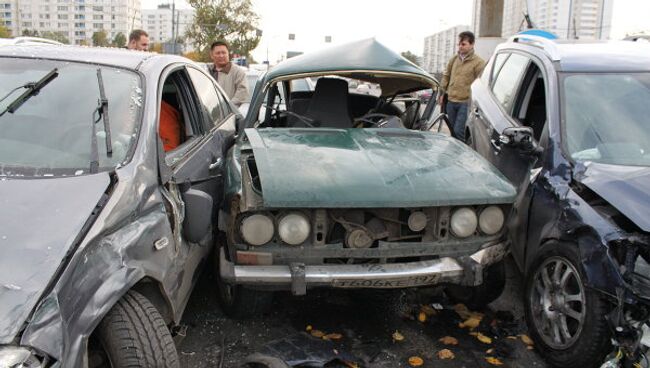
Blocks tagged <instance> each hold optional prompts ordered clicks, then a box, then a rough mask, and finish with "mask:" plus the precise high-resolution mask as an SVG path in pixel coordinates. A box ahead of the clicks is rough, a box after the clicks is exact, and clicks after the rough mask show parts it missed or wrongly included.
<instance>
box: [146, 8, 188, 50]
mask: <svg viewBox="0 0 650 368" xmlns="http://www.w3.org/2000/svg"><path fill="white" fill-rule="evenodd" d="M174 14H175V16H176V23H175V24H176V25H177V26H178V29H177V30H176V34H177V35H178V36H180V37H184V35H185V31H186V29H187V27H189V26H190V25H191V24H192V22H194V9H175V10H174ZM173 27H174V20H173V18H172V5H171V4H162V5H158V8H156V9H142V28H143V29H144V30H145V31H146V32H147V33H148V34H149V42H152V43H154V42H167V41H170V40H172V38H173V36H172V30H173ZM186 44H187V42H186Z"/></svg>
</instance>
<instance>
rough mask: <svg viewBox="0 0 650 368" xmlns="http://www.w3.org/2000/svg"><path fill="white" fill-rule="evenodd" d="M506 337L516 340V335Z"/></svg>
mask: <svg viewBox="0 0 650 368" xmlns="http://www.w3.org/2000/svg"><path fill="white" fill-rule="evenodd" d="M506 338H507V339H510V340H517V336H508V337H506Z"/></svg>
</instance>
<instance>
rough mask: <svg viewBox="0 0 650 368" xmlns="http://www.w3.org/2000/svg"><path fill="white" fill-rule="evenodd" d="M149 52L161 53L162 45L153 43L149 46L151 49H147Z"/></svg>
mask: <svg viewBox="0 0 650 368" xmlns="http://www.w3.org/2000/svg"><path fill="white" fill-rule="evenodd" d="M149 51H151V52H157V53H159V54H162V53H163V44H162V43H160V42H155V43H153V44H151V47H150V48H149Z"/></svg>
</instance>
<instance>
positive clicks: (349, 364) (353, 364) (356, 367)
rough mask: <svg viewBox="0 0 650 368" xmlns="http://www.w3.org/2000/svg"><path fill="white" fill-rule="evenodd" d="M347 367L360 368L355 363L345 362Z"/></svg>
mask: <svg viewBox="0 0 650 368" xmlns="http://www.w3.org/2000/svg"><path fill="white" fill-rule="evenodd" d="M343 363H344V364H345V365H347V366H348V367H349V368H359V365H358V364H357V363H354V362H343Z"/></svg>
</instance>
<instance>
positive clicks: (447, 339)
mask: <svg viewBox="0 0 650 368" xmlns="http://www.w3.org/2000/svg"><path fill="white" fill-rule="evenodd" d="M438 341H440V342H441V343H443V344H444V345H458V340H457V339H456V338H455V337H451V336H445V337H441V338H440V340H438Z"/></svg>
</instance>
